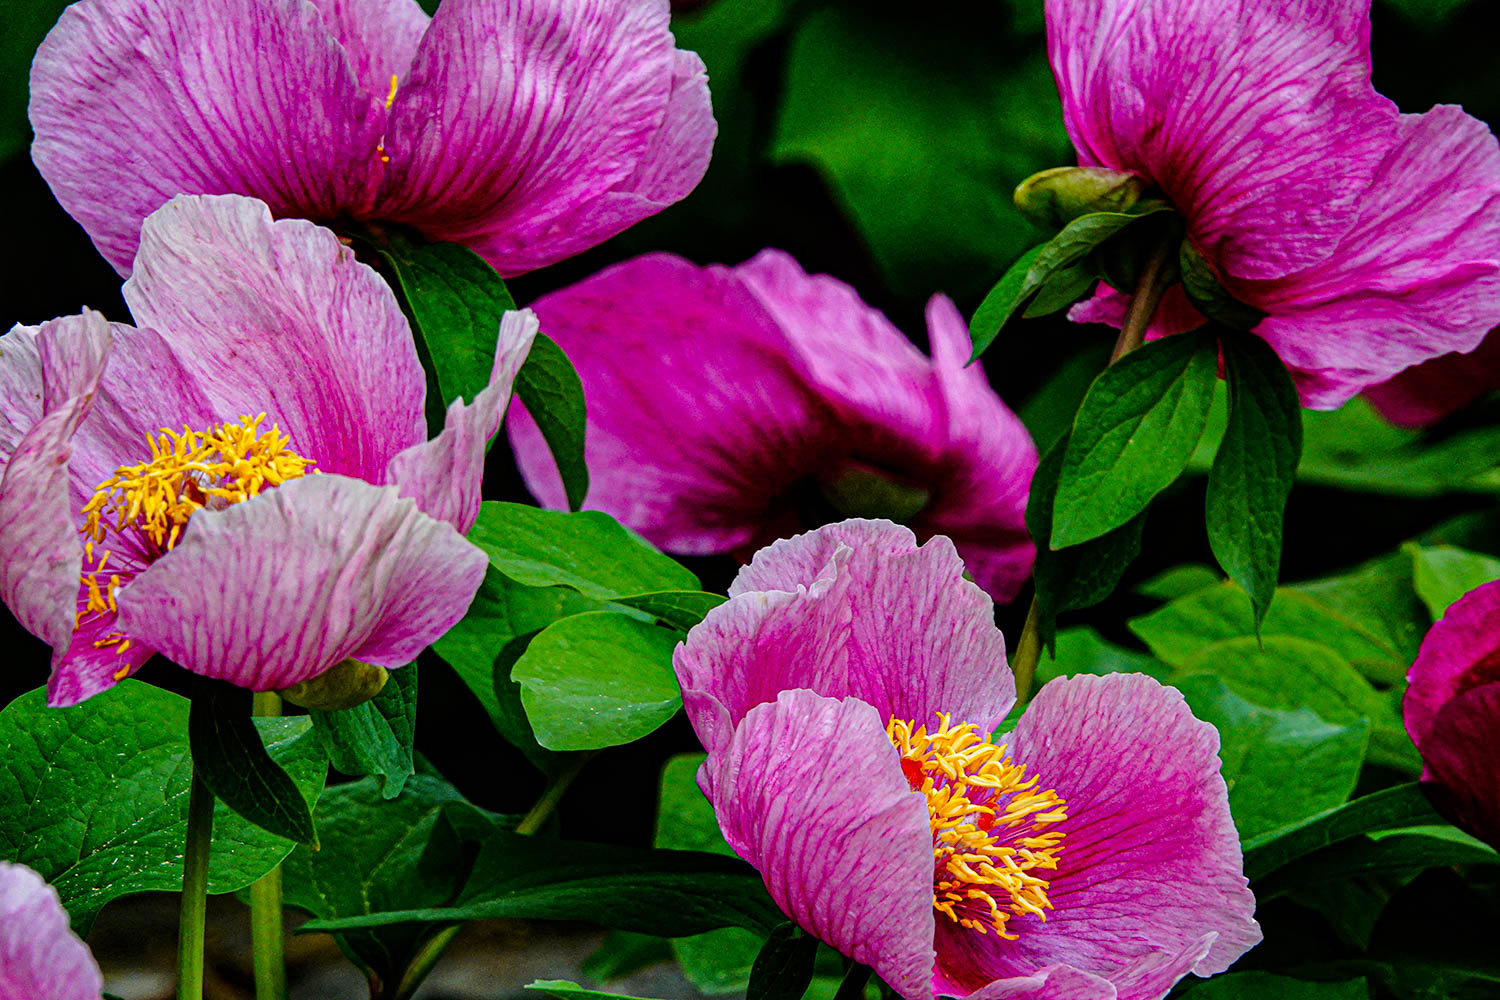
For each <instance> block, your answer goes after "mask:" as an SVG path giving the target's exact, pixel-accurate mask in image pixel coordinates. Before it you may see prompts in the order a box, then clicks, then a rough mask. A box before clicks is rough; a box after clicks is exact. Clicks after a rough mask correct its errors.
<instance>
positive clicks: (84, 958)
mask: <svg viewBox="0 0 1500 1000" xmlns="http://www.w3.org/2000/svg"><path fill="white" fill-rule="evenodd" d="M103 992H104V976H103V975H101V974H100V972H99V964H98V963H97V962H95V961H94V956H93V954H92V953H91V952H90V951H89V948H88V945H86V944H84V943H83V941H82V940H81V939H80V938H79V937H78V935H77V934H74V933H73V930H72V928H70V927H69V926H68V914H67V912H66V911H65V910H64V909H63V906H62V901H61V900H60V899H58V898H57V890H56V889H53V888H52V887H51V886H50V885H48V884H47V883H46V882H44V881H42V877H41V876H40V875H38V874H37V873H36V872H34V871H32V870H31V869H30V868H27V867H26V866H25V865H13V864H10V863H8V862H5V861H0V1000H99V996H100V994H101V993H103Z"/></svg>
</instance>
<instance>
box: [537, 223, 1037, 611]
mask: <svg viewBox="0 0 1500 1000" xmlns="http://www.w3.org/2000/svg"><path fill="white" fill-rule="evenodd" d="M533 308H535V309H536V311H537V314H538V315H539V316H540V317H541V320H542V322H543V323H544V324H545V325H546V329H547V332H548V334H549V335H550V336H552V337H554V338H555V339H556V340H557V341H558V342H559V343H560V344H561V345H562V346H563V348H564V349H565V350H566V351H567V352H568V356H569V357H570V358H572V360H573V363H574V365H576V366H577V368H578V373H579V375H580V377H581V378H582V379H583V385H584V391H585V394H586V395H587V397H588V435H587V439H586V448H587V459H588V466H589V474H590V482H591V492H590V493H589V505H590V506H592V507H596V508H598V509H600V510H604V511H607V512H609V513H610V514H612V515H614V516H615V517H616V518H618V519H619V520H621V521H623V522H624V523H625V524H628V525H630V526H631V527H632V528H635V529H636V530H637V531H640V532H641V533H642V534H644V535H645V536H646V537H647V538H649V539H651V541H653V542H655V543H656V544H657V545H660V546H661V547H663V548H665V549H667V550H668V551H671V552H677V553H682V554H687V555H705V554H710V553H722V552H730V551H736V550H739V551H754V550H755V549H756V548H758V547H760V546H761V545H764V544H765V543H766V542H769V541H771V540H772V539H775V538H778V537H781V536H783V535H790V534H793V533H795V532H797V531H799V530H802V529H803V528H807V527H812V526H813V525H815V524H818V523H821V522H823V521H827V520H830V519H838V518H840V517H844V516H848V515H852V514H862V515H879V516H887V517H895V518H897V519H898V520H902V521H905V522H906V523H908V524H910V525H911V527H912V528H913V529H915V530H916V531H917V532H918V533H920V534H922V535H924V536H927V535H933V534H945V535H950V536H952V538H953V539H954V541H955V542H956V543H957V545H958V548H959V551H960V552H962V553H963V555H964V558H965V559H966V560H967V561H968V563H969V569H970V571H971V572H973V574H974V577H975V579H977V580H978V581H979V583H980V586H982V587H984V588H985V589H986V590H988V591H989V592H990V593H991V594H993V595H994V596H995V597H996V598H997V599H998V600H1002V601H1005V600H1010V599H1011V598H1013V597H1014V596H1015V595H1016V592H1017V591H1018V590H1019V589H1020V587H1021V585H1022V584H1023V583H1024V581H1025V580H1026V577H1027V576H1028V574H1029V573H1030V572H1031V563H1032V556H1033V549H1032V545H1031V541H1030V539H1029V538H1028V537H1027V535H1026V525H1025V510H1026V497H1027V493H1028V490H1029V488H1030V485H1031V475H1032V472H1033V471H1035V469H1036V464H1037V455H1036V448H1035V446H1034V445H1033V444H1032V442H1031V438H1030V436H1029V435H1028V434H1027V433H1026V429H1025V428H1024V427H1023V426H1022V425H1021V422H1020V421H1019V420H1018V419H1016V416H1015V415H1014V414H1013V413H1011V412H1010V410H1008V409H1007V408H1006V406H1005V404H1004V403H1002V402H1001V401H1000V399H999V397H997V396H996V395H995V393H994V392H993V391H992V390H991V389H990V387H989V383H988V382H987V381H985V377H984V373H983V371H981V370H980V368H979V366H978V365H974V366H971V367H969V368H967V369H966V368H965V367H964V363H965V361H967V360H968V354H969V336H968V330H967V328H966V327H965V325H964V322H963V320H962V318H961V317H960V316H959V314H958V310H957V309H955V308H954V306H953V303H951V302H949V301H948V299H946V298H944V297H943V296H940V295H939V296H934V297H933V299H932V301H931V302H930V303H928V306H927V324H928V331H929V337H930V340H931V344H932V355H933V356H932V359H931V360H928V359H927V358H925V357H923V356H922V354H921V352H920V351H918V350H917V349H916V348H914V347H913V346H912V345H911V344H910V343H909V342H908V341H907V339H906V338H905V337H904V336H902V334H901V333H900V331H898V330H897V329H896V328H895V327H893V326H891V324H890V322H889V321H888V320H886V318H885V317H884V316H882V315H881V314H880V313H878V312H876V311H875V310H873V309H871V308H870V307H869V306H867V305H865V303H864V302H862V301H861V300H860V298H859V296H858V295H856V294H855V292H854V290H853V289H851V288H850V287H849V286H847V285H845V284H843V283H842V282H840V281H837V280H835V279H833V278H830V277H826V276H817V277H813V276H809V275H807V274H805V273H804V272H803V271H802V269H801V268H800V267H798V266H797V263H796V261H794V260H792V258H791V257H789V256H787V255H786V254H784V253H781V252H779V251H775V250H766V251H764V252H763V253H761V254H759V255H758V256H757V257H755V258H754V259H753V260H750V261H748V262H746V263H744V264H741V265H739V266H737V267H718V266H715V267H707V268H704V267H697V266H695V265H693V264H690V263H688V262H687V261H685V260H682V259H681V258H678V257H672V256H669V255H666V254H656V255H652V256H647V257H640V258H637V259H635V260H631V261H627V262H625V263H623V264H619V265H617V266H615V267H612V268H610V269H608V270H606V271H603V272H601V273H600V274H597V275H595V276H594V277H592V278H590V279H588V280H587V281H584V282H581V283H580V284H577V285H574V286H572V287H570V288H565V289H563V290H561V291H558V292H554V293H552V294H551V295H548V296H545V297H544V298H542V299H541V300H539V301H538V302H536V303H535V304H534V306H533ZM515 410H516V412H515V413H513V414H512V417H511V420H510V421H509V423H508V426H509V428H510V434H511V442H512V443H513V444H514V445H515V450H516V456H517V459H518V461H519V463H520V467H521V473H522V475H523V476H524V477H525V479H526V483H527V485H528V486H529V487H530V488H531V491H532V493H533V494H535V495H536V496H537V498H538V499H539V500H541V502H542V503H544V504H546V505H548V506H552V507H562V506H563V505H564V496H563V489H562V484H561V482H560V480H559V479H558V477H557V470H556V466H555V465H554V464H553V461H552V456H551V453H550V452H549V451H548V450H547V447H546V444H545V443H544V442H543V441H542V437H541V434H540V433H539V432H538V431H537V429H536V425H535V423H533V422H532V421H531V419H530V418H529V417H527V416H526V414H525V411H524V409H522V408H521V407H520V405H519V404H516V406H515ZM829 515H831V518H830V516H829Z"/></svg>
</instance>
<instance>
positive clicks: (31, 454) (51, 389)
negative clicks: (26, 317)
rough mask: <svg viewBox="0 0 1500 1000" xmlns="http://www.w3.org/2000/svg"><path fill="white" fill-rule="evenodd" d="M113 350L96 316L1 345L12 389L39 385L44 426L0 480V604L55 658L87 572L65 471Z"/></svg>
mask: <svg viewBox="0 0 1500 1000" xmlns="http://www.w3.org/2000/svg"><path fill="white" fill-rule="evenodd" d="M110 343H111V336H110V325H109V323H108V322H106V321H105V319H104V317H103V316H101V315H99V314H98V313H95V312H86V313H84V314H82V315H79V316H68V317H65V318H63V319H55V320H52V321H51V322H50V323H45V324H43V325H42V326H41V327H39V328H35V329H27V328H25V327H17V328H16V329H14V330H12V331H11V332H10V333H8V334H6V335H5V337H4V338H0V368H3V369H5V370H6V372H7V375H6V378H5V381H6V383H7V385H8V386H9V385H11V384H15V383H22V384H24V381H25V380H26V379H27V378H28V377H30V376H33V375H37V374H39V375H40V376H41V380H40V384H38V385H35V386H34V388H33V390H32V401H31V403H30V404H29V406H30V407H32V408H35V409H39V410H40V416H39V418H38V419H37V421H36V422H35V423H34V424H33V425H32V426H30V427H29V428H27V429H26V430H25V431H24V433H23V434H22V436H21V437H20V439H19V441H17V443H16V445H15V448H14V450H13V451H11V452H10V453H9V455H8V456H7V461H6V462H5V467H4V477H3V478H0V598H3V599H4V601H5V604H6V605H7V606H8V607H9V608H10V609H11V612H12V613H14V614H15V616H16V620H17V621H19V622H20V623H21V625H22V626H24V627H25V628H26V630H27V631H29V632H31V634H32V635H35V636H37V637H38V638H40V639H42V640H43V641H44V642H47V643H48V644H49V645H51V646H52V648H53V651H54V658H55V657H56V655H58V654H59V653H60V652H61V651H62V650H65V649H66V648H67V646H68V643H69V642H70V640H71V638H72V634H73V619H74V614H75V611H76V607H77V596H78V580H79V574H80V572H81V568H82V564H83V548H82V545H81V544H80V542H79V539H78V526H77V521H76V511H75V510H74V509H72V507H71V506H70V491H69V489H68V478H69V476H68V474H69V470H68V461H69V458H70V457H71V456H72V451H73V448H72V440H73V435H74V434H75V433H77V431H78V428H79V426H80V425H81V424H82V423H83V421H84V419H85V418H86V417H87V415H88V412H89V407H90V406H91V405H92V404H93V400H94V394H95V392H96V390H97V388H98V385H99V379H100V377H101V376H102V375H103V373H104V368H105V365H106V363H107V361H108V358H109V351H110ZM38 396H39V397H40V398H39V400H38V399H37V398H36V397H38ZM37 402H39V403H40V406H39V407H37V406H36V403H37Z"/></svg>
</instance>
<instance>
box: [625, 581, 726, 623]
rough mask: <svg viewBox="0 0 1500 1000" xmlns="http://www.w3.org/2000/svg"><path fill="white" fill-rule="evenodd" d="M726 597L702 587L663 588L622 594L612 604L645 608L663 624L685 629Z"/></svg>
mask: <svg viewBox="0 0 1500 1000" xmlns="http://www.w3.org/2000/svg"><path fill="white" fill-rule="evenodd" d="M725 600H727V598H725V597H724V596H723V595H722V594H710V593H707V592H706V591H702V590H661V591H657V592H655V593H652V594H632V595H630V596H628V597H619V598H616V599H615V600H614V602H613V603H615V604H623V605H625V606H626V607H628V608H635V609H636V610H637V611H644V612H645V613H646V614H648V615H650V616H651V617H653V618H655V619H656V620H657V621H659V622H661V623H662V624H664V625H670V626H671V627H672V628H675V629H679V630H681V631H683V632H686V631H687V630H688V629H690V628H692V627H693V626H694V625H697V624H698V623H699V622H701V621H702V620H703V616H704V615H706V614H708V613H709V612H710V611H712V610H713V609H714V608H717V607H718V606H719V605H721V604H723V603H724V601H725Z"/></svg>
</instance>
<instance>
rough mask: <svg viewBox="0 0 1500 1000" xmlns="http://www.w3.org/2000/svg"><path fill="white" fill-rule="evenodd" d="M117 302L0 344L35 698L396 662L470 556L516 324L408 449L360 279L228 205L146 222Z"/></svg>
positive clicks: (324, 247) (402, 344)
mask: <svg viewBox="0 0 1500 1000" xmlns="http://www.w3.org/2000/svg"><path fill="white" fill-rule="evenodd" d="M125 299H126V301H127V302H128V303H129V304H130V308H131V312H132V313H133V314H134V316H135V319H136V321H137V322H138V323H139V324H140V326H139V328H137V327H130V326H124V325H119V324H111V323H107V322H105V320H104V319H103V317H101V316H100V315H99V314H98V313H93V312H85V313H84V314H82V315H79V316H69V317H65V318H63V319H56V320H52V321H51V322H49V323H44V324H42V325H41V326H39V327H19V326H18V327H16V328H15V329H13V330H11V332H10V333H8V334H6V335H5V336H4V337H3V338H0V598H3V599H4V601H5V603H6V604H8V605H9V606H10V608H11V610H12V611H13V612H14V613H15V615H16V618H17V619H19V620H20V622H21V624H22V625H24V626H25V627H26V628H27V629H29V630H30V631H31V632H32V633H33V634H35V635H37V636H39V637H40V638H42V639H44V640H45V641H47V642H48V643H50V644H51V645H52V649H53V658H52V676H51V679H50V680H49V682H48V685H47V695H48V702H49V703H50V704H52V705H71V704H73V703H75V702H78V701H82V700H83V699H85V698H88V697H90V696H91V695H94V694H97V693H98V692H100V691H102V690H104V689H106V688H108V687H111V686H113V685H114V684H115V683H116V682H118V681H119V680H121V679H123V678H124V677H126V676H128V675H129V674H130V673H131V672H133V671H134V670H135V669H136V668H138V667H139V666H140V665H141V664H142V663H144V662H145V661H146V660H147V659H148V658H150V656H151V654H152V653H153V652H161V653H163V654H165V655H166V656H168V657H170V658H171V659H173V660H175V661H176V662H177V663H179V664H181V665H182V666H184V667H186V668H187V669H189V670H192V671H194V672H196V673H200V674H206V675H208V676H210V677H219V678H223V679H225V680H228V681H231V682H233V683H235V684H238V685H241V686H242V687H248V688H253V689H255V690H267V689H280V688H286V687H289V686H291V685H292V684H295V683H297V682H299V681H302V680H305V679H307V678H309V677H312V676H314V675H316V674H318V673H321V672H322V671H323V670H325V669H327V668H328V667H331V666H333V665H334V664H336V663H338V662H340V661H342V660H344V659H345V658H348V657H354V658H357V659H360V660H364V661H366V662H368V663H373V664H377V665H380V666H385V667H395V666H400V665H402V664H405V663H407V662H409V661H410V660H411V659H412V658H413V657H415V656H416V654H417V652H418V651H420V650H421V649H423V648H424V647H425V646H427V645H428V644H429V643H431V642H432V641H433V640H434V639H436V638H437V637H438V636H440V635H442V634H443V633H444V632H445V631H447V630H448V628H449V627H451V626H452V625H453V623H454V622H456V621H458V620H459V618H461V617H463V615H464V612H465V611H466V610H467V608H468V606H469V602H470V600H472V598H473V596H474V593H475V591H476V590H477V589H478V587H479V584H480V582H481V580H482V579H483V577H484V567H485V557H484V554H483V553H482V552H480V551H479V550H478V549H477V548H475V547H474V546H473V545H471V544H470V543H469V542H468V541H467V540H466V539H465V538H464V537H463V533H464V532H466V531H468V529H469V528H470V527H471V526H472V524H473V522H474V520H475V518H476V517H477V516H478V512H479V482H480V477H481V474H482V471H483V464H484V448H485V442H486V440H487V438H489V437H490V436H491V435H492V434H493V433H494V432H495V430H496V428H497V427H498V425H499V422H500V417H501V415H502V413H503V410H504V407H505V405H506V402H507V401H508V399H509V396H510V388H511V380H512V379H513V378H514V376H515V373H516V370H517V369H518V368H519V367H520V365H521V363H522V361H523V360H524V359H525V356H526V353H527V351H528V350H529V348H530V343H531V339H532V337H533V335H534V334H535V330H536V321H535V318H534V317H532V316H531V315H530V314H529V313H509V314H507V315H506V319H505V323H504V324H503V325H502V327H501V329H500V331H499V344H498V348H497V352H496V359H495V367H494V372H493V374H492V376H491V381H490V385H489V387H488V388H487V389H485V390H483V391H482V392H480V393H479V394H478V395H477V396H476V397H475V399H474V400H473V401H472V402H471V403H470V404H469V405H467V406H465V405H464V404H463V403H462V402H459V401H455V402H454V404H453V405H452V406H451V407H449V409H448V421H447V427H446V428H445V430H444V431H443V432H442V433H441V434H440V435H439V436H438V437H436V438H434V439H433V440H431V441H428V440H427V439H426V437H427V435H426V429H425V424H424V421H423V401H424V387H425V379H424V376H423V372H422V366H421V364H420V363H419V362H418V360H417V354H416V348H415V347H414V346H413V343H412V337H411V331H410V329H409V328H408V326H407V323H406V319H405V318H404V317H403V316H402V314H401V310H400V308H399V307H398V306H397V304H396V299H395V297H394V296H393V295H392V293H391V291H390V289H389V288H387V287H386V285H385V284H384V283H383V282H382V281H381V279H380V277H379V276H378V275H377V274H376V273H375V272H374V271H372V270H371V269H370V268H368V267H366V266H365V265H363V264H361V263H358V262H357V261H356V260H355V259H354V255H353V253H351V252H350V251H349V249H348V248H347V247H345V246H343V245H342V244H340V243H339V241H338V238H337V237H335V236H334V234H333V233H331V232H329V231H328V230H326V229H322V228H320V227H318V226H315V225H313V224H312V223H310V222H304V221H301V220H295V219H293V220H285V221H281V222H272V221H271V215H270V212H269V211H267V209H266V206H265V205H263V204H261V203H260V202H258V201H255V200H254V199H250V198H241V197H237V196H218V197H201V196H198V197H180V198H176V199H173V200H172V201H171V202H169V203H168V204H167V205H166V206H165V207H163V208H162V209H160V210H158V211H157V212H155V213H154V214H152V215H151V216H150V218H148V219H147V220H146V225H145V228H144V229H143V231H142V234H141V250H140V253H139V254H138V255H137V257H136V260H135V274H134V276H133V277H132V278H131V279H130V280H129V281H127V282H126V283H125Z"/></svg>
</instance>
